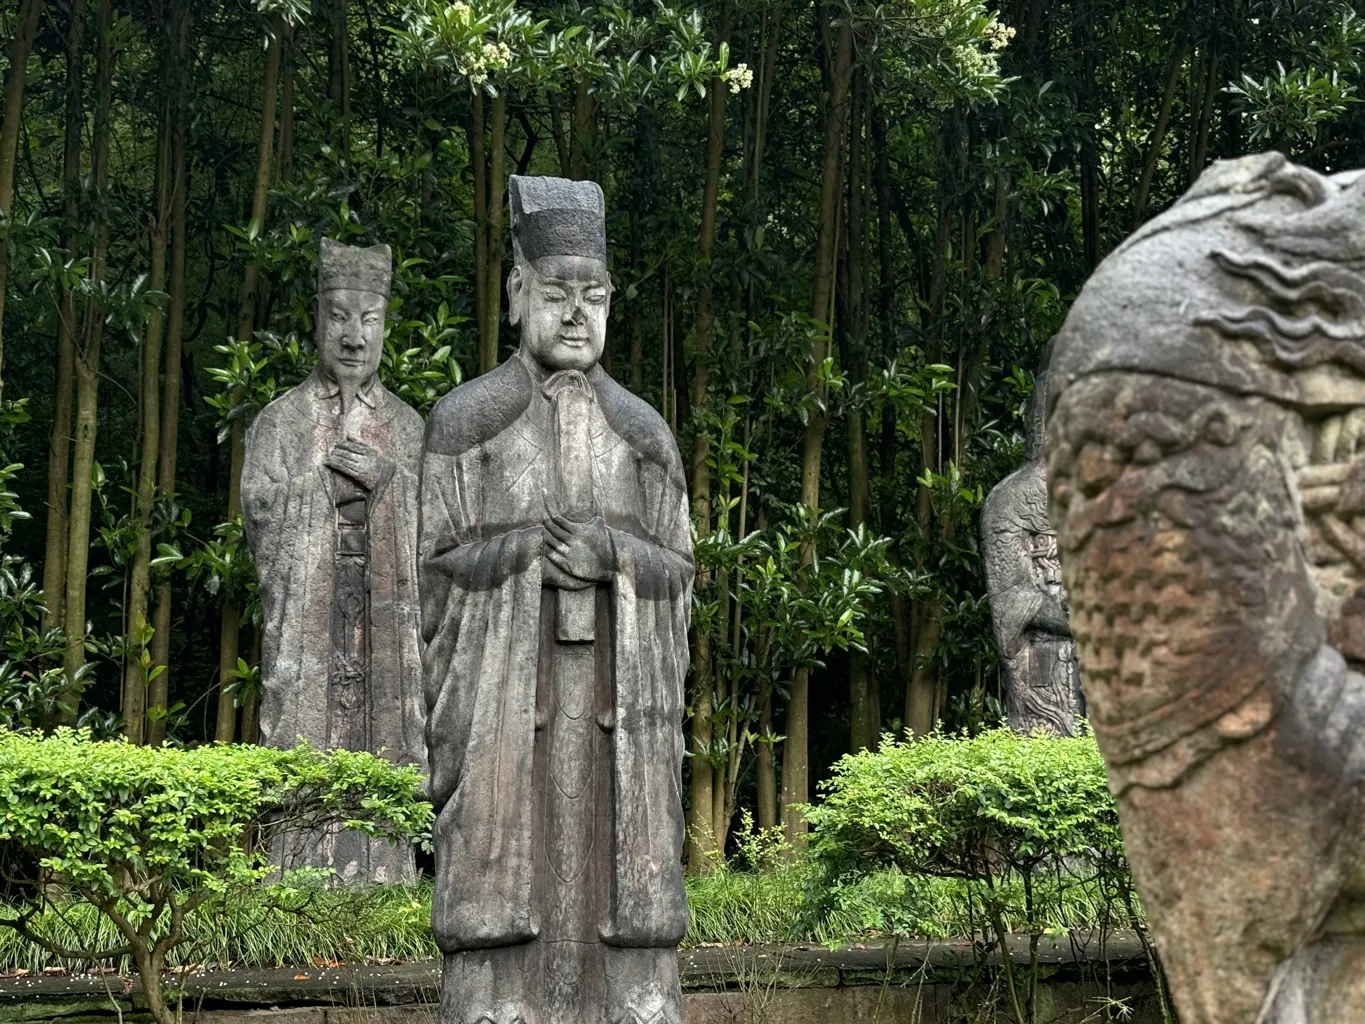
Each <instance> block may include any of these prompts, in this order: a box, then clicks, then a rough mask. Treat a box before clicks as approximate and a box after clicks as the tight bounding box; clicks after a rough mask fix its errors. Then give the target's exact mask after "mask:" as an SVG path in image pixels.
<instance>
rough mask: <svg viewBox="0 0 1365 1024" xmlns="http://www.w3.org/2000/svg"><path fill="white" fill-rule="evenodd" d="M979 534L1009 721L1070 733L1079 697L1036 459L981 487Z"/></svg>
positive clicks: (1022, 728) (1080, 710)
mask: <svg viewBox="0 0 1365 1024" xmlns="http://www.w3.org/2000/svg"><path fill="white" fill-rule="evenodd" d="M981 542H982V547H981V554H982V558H983V560H984V562H985V566H986V582H987V587H988V589H989V591H990V600H991V618H992V620H993V622H994V624H995V642H996V647H997V648H998V649H999V651H1000V660H1001V662H1002V664H1003V667H1004V670H1005V707H1006V712H1007V715H1008V718H1009V724H1010V728H1012V729H1015V730H1017V731H1019V732H1022V733H1031V732H1033V731H1035V730H1038V729H1041V730H1043V731H1044V732H1050V733H1056V734H1058V735H1062V736H1072V735H1074V734H1075V732H1076V723H1077V719H1078V718H1081V717H1084V716H1085V697H1084V695H1083V694H1082V692H1081V678H1080V671H1079V669H1078V666H1077V663H1076V642H1075V641H1074V640H1073V639H1072V638H1071V628H1070V625H1069V623H1068V621H1067V607H1066V591H1065V589H1064V588H1063V587H1062V582H1061V571H1062V570H1061V563H1060V562H1059V561H1058V558H1057V535H1056V533H1055V532H1054V531H1053V529H1052V527H1051V526H1049V525H1048V518H1047V481H1046V480H1045V479H1044V472H1043V464H1042V462H1041V461H1030V462H1027V463H1025V464H1024V466H1023V467H1022V468H1020V469H1018V470H1016V471H1015V472H1014V473H1012V474H1010V475H1009V476H1008V477H1006V478H1005V479H1004V480H1002V481H1001V482H1000V483H999V484H998V485H997V486H996V488H995V489H994V490H993V491H991V493H990V494H989V495H987V497H986V503H985V506H984V507H983V508H982V510H981Z"/></svg>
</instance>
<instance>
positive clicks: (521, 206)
mask: <svg viewBox="0 0 1365 1024" xmlns="http://www.w3.org/2000/svg"><path fill="white" fill-rule="evenodd" d="M509 186H510V187H509V193H510V198H511V202H512V245H513V247H514V248H515V250H516V256H517V258H518V259H526V260H537V259H540V258H541V257H542V256H587V257H590V258H592V259H595V260H601V261H602V262H603V263H605V262H606V261H607V210H606V203H605V201H604V200H603V198H602V187H601V186H600V185H598V184H597V182H595V181H570V180H569V179H568V178H545V177H532V176H529V175H521V174H514V175H512V178H511V181H510V182H509Z"/></svg>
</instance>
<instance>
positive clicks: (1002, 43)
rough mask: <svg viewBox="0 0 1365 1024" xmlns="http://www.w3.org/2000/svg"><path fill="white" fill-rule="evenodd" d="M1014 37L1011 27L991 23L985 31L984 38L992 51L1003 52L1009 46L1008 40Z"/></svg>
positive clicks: (996, 22)
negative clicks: (988, 42)
mask: <svg viewBox="0 0 1365 1024" xmlns="http://www.w3.org/2000/svg"><path fill="white" fill-rule="evenodd" d="M1014 36H1015V31H1014V28H1013V27H1012V26H1009V25H1004V24H1001V23H1000V22H998V21H993V22H991V24H990V26H989V27H988V28H987V29H986V38H987V39H988V40H989V41H990V44H991V49H992V50H1003V49H1004V48H1005V47H1007V46H1009V44H1010V40H1011V39H1013V38H1014Z"/></svg>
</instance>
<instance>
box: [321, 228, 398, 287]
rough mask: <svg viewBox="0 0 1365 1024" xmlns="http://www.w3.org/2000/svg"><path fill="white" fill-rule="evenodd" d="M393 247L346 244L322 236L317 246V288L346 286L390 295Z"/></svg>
mask: <svg viewBox="0 0 1365 1024" xmlns="http://www.w3.org/2000/svg"><path fill="white" fill-rule="evenodd" d="M392 281H393V250H391V249H390V248H389V247H388V246H387V245H371V246H369V247H365V246H358V245H347V244H346V243H345V242H336V241H333V240H332V239H330V238H324V239H323V240H322V245H321V247H320V248H319V250H318V291H319V292H333V291H338V290H339V289H342V288H346V289H351V290H354V291H361V292H374V293H375V294H377V295H383V296H384V297H385V298H388V296H389V286H390V285H391V283H392Z"/></svg>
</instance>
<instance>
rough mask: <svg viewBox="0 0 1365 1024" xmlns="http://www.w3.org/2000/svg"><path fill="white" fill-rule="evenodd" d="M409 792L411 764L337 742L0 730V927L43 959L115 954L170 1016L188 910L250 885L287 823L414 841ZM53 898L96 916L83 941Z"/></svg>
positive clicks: (157, 1011) (415, 796)
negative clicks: (178, 741) (191, 745)
mask: <svg viewBox="0 0 1365 1024" xmlns="http://www.w3.org/2000/svg"><path fill="white" fill-rule="evenodd" d="M421 790H422V777H421V774H420V772H419V771H418V770H417V769H416V768H411V767H399V766H397V765H394V764H391V763H390V762H388V761H385V760H384V759H382V758H379V757H375V756H373V755H371V754H365V753H357V752H351V751H332V752H326V753H324V752H322V751H318V750H314V749H312V748H310V747H307V746H301V747H297V748H295V749H293V750H274V749H270V748H267V747H257V746H249V745H243V746H232V745H218V744H215V745H212V746H205V747H199V748H195V749H189V750H185V749H177V748H173V747H140V746H134V745H132V744H129V743H126V742H124V741H121V740H120V741H105V742H101V741H96V740H93V739H91V737H90V734H89V732H88V731H86V730H70V729H59V730H58V731H57V732H56V734H55V735H53V736H51V737H43V736H41V735H38V734H36V733H15V732H8V731H3V730H0V857H3V860H4V863H3V864H0V869H3V871H4V875H5V877H6V878H7V879H9V880H11V881H12V883H13V882H15V881H17V883H18V885H19V887H20V890H21V891H20V893H19V894H18V895H19V896H20V897H21V901H19V902H14V903H11V904H8V905H6V906H0V925H4V926H7V927H9V928H11V929H13V930H14V931H16V932H18V933H19V934H20V935H21V936H22V937H23V938H24V939H25V940H27V941H28V942H30V943H32V944H33V945H35V946H37V947H39V948H41V949H44V950H46V951H47V952H48V953H50V954H53V955H55V956H60V957H65V958H69V959H76V960H86V961H109V960H120V959H125V958H126V959H127V960H129V961H131V962H132V963H133V965H134V966H135V968H136V970H137V972H138V975H139V977H140V978H141V980H142V983H143V987H144V991H145V993H146V998H147V1004H148V1009H149V1010H150V1011H151V1012H152V1014H153V1016H154V1017H155V1018H156V1020H157V1021H158V1022H159V1024H171V1021H172V1020H173V1017H174V1015H173V1013H172V1012H171V1011H170V1010H169V1009H168V1008H167V1006H166V1003H165V999H164V992H163V989H162V973H163V972H164V970H165V968H166V966H167V962H168V957H169V955H170V954H171V952H172V951H173V950H175V949H176V947H177V946H179V945H181V944H182V943H183V942H184V941H185V939H186V934H187V933H186V928H187V922H188V921H189V920H190V919H191V918H192V917H193V915H196V914H199V913H201V912H206V911H207V910H208V908H209V905H210V904H212V903H215V902H221V901H224V900H231V899H233V898H235V897H238V896H239V895H240V894H242V893H244V892H247V891H249V890H252V889H254V888H255V887H256V886H258V885H259V883H260V882H261V881H262V880H264V879H265V878H266V877H267V876H268V875H269V874H270V873H271V872H272V870H273V868H272V866H271V864H270V862H269V851H270V849H271V846H272V844H273V843H274V842H275V841H276V840H277V839H278V838H279V837H280V836H282V835H283V834H285V833H288V832H294V831H297V830H299V829H313V828H320V827H324V826H327V825H330V824H341V825H343V826H344V827H346V828H354V829H359V830H360V831H363V832H365V833H366V834H368V835H371V836H374V837H376V838H383V839H388V840H391V841H395V842H412V841H417V842H423V843H425V842H427V838H426V837H427V836H428V834H429V830H430V823H431V807H430V805H429V804H428V803H427V802H426V801H425V800H424V799H422V797H421ZM64 903H65V904H71V903H75V904H85V905H87V906H89V907H92V908H94V909H95V910H96V911H98V914H99V925H100V926H102V927H96V929H95V931H94V934H93V935H91V934H90V933H89V932H85V933H84V934H85V935H86V936H87V939H86V944H85V945H83V946H79V947H68V946H66V945H63V944H62V941H61V938H60V936H61V934H62V933H61V931H59V930H57V927H56V926H57V924H58V923H60V922H62V920H63V918H62V915H61V914H60V913H58V914H55V915H54V914H53V913H51V911H52V910H53V909H54V908H55V909H60V907H61V906H62V904H64ZM45 928H47V929H49V930H47V931H45V930H44V929H45ZM67 933H68V934H75V932H74V931H73V930H72V929H70V928H68V929H67Z"/></svg>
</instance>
